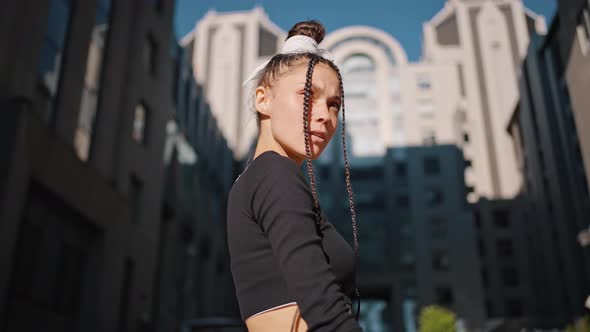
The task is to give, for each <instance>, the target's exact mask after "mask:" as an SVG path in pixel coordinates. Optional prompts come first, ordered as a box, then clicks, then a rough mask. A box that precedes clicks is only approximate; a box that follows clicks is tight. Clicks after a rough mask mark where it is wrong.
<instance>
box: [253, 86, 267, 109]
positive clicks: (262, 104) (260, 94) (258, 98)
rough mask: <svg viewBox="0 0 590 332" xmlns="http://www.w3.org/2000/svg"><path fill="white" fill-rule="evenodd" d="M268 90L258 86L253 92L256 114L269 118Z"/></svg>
mask: <svg viewBox="0 0 590 332" xmlns="http://www.w3.org/2000/svg"><path fill="white" fill-rule="evenodd" d="M270 94H271V92H270V88H269V87H266V86H262V85H259V86H258V87H257V88H256V90H255V91H254V106H255V108H256V112H258V113H260V114H262V115H266V116H270Z"/></svg>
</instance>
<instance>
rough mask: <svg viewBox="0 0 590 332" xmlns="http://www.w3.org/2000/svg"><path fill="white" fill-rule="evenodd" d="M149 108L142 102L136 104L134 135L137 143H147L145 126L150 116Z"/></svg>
mask: <svg viewBox="0 0 590 332" xmlns="http://www.w3.org/2000/svg"><path fill="white" fill-rule="evenodd" d="M147 113H148V110H147V108H146V107H145V105H143V104H142V103H139V104H137V106H135V112H134V116H133V132H132V137H133V139H134V140H135V141H136V142H137V143H145V127H146V122H147V117H148V114H147Z"/></svg>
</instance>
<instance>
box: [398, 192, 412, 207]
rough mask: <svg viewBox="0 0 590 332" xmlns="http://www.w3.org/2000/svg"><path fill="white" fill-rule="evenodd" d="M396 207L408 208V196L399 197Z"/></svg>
mask: <svg viewBox="0 0 590 332" xmlns="http://www.w3.org/2000/svg"><path fill="white" fill-rule="evenodd" d="M397 206H398V207H401V208H407V207H409V206H410V198H409V197H408V195H399V196H398V197H397Z"/></svg>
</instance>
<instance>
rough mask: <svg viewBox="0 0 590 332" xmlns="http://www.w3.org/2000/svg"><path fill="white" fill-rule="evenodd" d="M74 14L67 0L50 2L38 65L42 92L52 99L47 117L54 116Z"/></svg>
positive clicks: (44, 95)
mask: <svg viewBox="0 0 590 332" xmlns="http://www.w3.org/2000/svg"><path fill="white" fill-rule="evenodd" d="M71 14H72V3H71V1H67V0H52V1H50V4H49V14H48V19H47V30H46V32H45V35H44V36H43V44H42V46H41V56H40V61H39V65H38V67H37V74H38V78H39V83H40V85H39V86H40V88H41V90H42V91H41V93H42V94H43V97H46V98H48V99H49V100H50V103H49V105H50V106H49V109H48V110H46V112H47V114H44V115H46V116H45V118H47V119H50V118H51V117H52V116H53V114H52V113H53V108H54V100H55V97H56V96H57V92H58V89H59V83H60V77H61V71H62V68H61V65H62V60H63V57H64V53H65V52H66V46H67V45H66V44H67V36H68V30H69V25H70V16H71Z"/></svg>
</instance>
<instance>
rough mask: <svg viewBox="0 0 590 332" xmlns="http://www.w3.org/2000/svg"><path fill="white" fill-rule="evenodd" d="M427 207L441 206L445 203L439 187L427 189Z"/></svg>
mask: <svg viewBox="0 0 590 332" xmlns="http://www.w3.org/2000/svg"><path fill="white" fill-rule="evenodd" d="M425 199H426V205H427V206H429V207H435V206H439V205H441V204H442V203H443V202H444V193H443V191H442V189H440V188H438V187H430V188H426V192H425Z"/></svg>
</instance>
